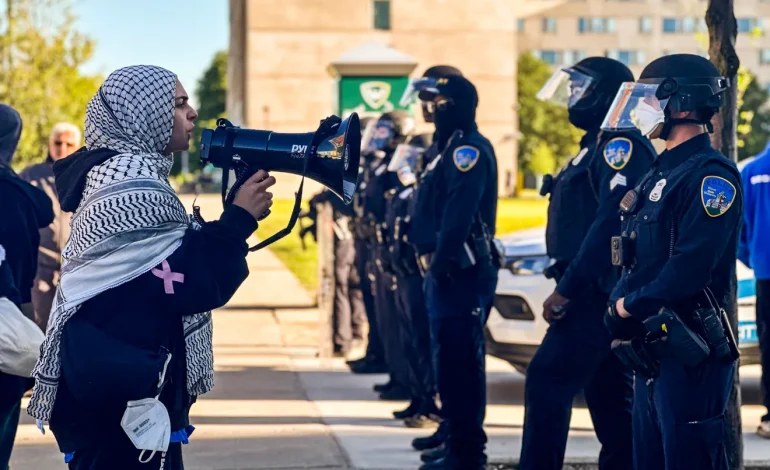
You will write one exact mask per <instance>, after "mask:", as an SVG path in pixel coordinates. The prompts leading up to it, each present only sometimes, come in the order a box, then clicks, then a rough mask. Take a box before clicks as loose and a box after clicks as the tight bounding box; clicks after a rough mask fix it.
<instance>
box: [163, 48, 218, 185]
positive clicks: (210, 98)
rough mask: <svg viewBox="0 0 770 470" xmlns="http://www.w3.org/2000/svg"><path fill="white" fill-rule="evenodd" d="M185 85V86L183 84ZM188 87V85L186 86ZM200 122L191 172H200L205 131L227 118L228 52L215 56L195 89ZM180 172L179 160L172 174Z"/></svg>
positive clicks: (192, 152)
mask: <svg viewBox="0 0 770 470" xmlns="http://www.w3.org/2000/svg"><path fill="white" fill-rule="evenodd" d="M183 85H184V84H183ZM186 86H187V85H186ZM195 98H196V100H195V101H196V103H197V106H198V109H197V111H198V120H197V122H196V124H195V129H194V130H193V137H192V142H190V171H191V172H195V171H197V170H200V167H201V165H200V156H201V155H200V140H201V133H202V132H201V131H202V130H203V129H213V128H214V127H215V126H216V124H217V119H219V118H223V117H226V116H225V108H226V106H227V101H226V100H227V51H219V52H217V53H216V54H215V55H214V58H213V59H212V60H211V64H210V65H209V66H208V68H207V69H206V70H205V71H204V72H203V76H202V77H201V78H200V80H198V84H197V87H196V89H195ZM179 170H180V162H179V159H175V160H174V168H173V169H172V172H174V173H176V172H178V171H179Z"/></svg>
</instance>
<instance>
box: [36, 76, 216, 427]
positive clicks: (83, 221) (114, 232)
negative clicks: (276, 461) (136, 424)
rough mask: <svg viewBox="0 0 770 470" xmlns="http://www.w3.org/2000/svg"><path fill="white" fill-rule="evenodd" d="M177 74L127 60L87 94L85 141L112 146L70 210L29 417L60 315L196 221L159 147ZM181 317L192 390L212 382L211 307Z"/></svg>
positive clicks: (54, 362) (49, 365)
mask: <svg viewBox="0 0 770 470" xmlns="http://www.w3.org/2000/svg"><path fill="white" fill-rule="evenodd" d="M176 81H177V79H176V75H174V74H173V73H171V72H169V71H168V70H165V69H162V68H160V67H152V66H133V67H126V68H123V69H119V70H117V71H115V72H113V73H112V74H110V76H109V77H107V80H105V82H104V84H103V85H102V86H101V88H100V89H99V91H98V92H97V93H96V95H95V96H94V97H93V98H92V99H91V101H90V102H89V103H88V108H87V110H86V121H85V141H86V145H87V147H88V149H89V150H93V149H98V148H108V149H111V150H114V151H117V152H120V153H119V154H118V155H115V156H114V157H111V158H110V159H108V160H107V161H105V162H104V163H102V164H100V165H97V166H95V167H93V168H92V169H91V170H90V171H89V172H88V175H87V179H86V184H85V189H84V191H83V196H82V199H81V200H80V203H79V205H78V207H77V209H76V210H75V213H74V215H73V217H72V223H71V226H72V233H71V235H70V238H69V241H68V242H67V245H66V246H65V248H64V251H63V253H62V258H63V262H62V271H61V279H60V281H59V287H58V289H57V291H56V298H55V300H54V305H53V308H52V313H51V317H50V320H49V323H48V330H47V333H46V339H45V342H44V343H43V346H42V348H41V357H40V360H39V361H38V363H37V365H36V367H35V369H34V371H33V376H34V377H35V388H34V390H33V393H32V399H31V400H30V403H29V407H28V408H27V412H28V413H29V414H30V415H31V416H33V417H35V418H37V419H38V420H43V421H48V420H50V418H51V413H52V411H53V405H54V400H55V399H56V390H57V387H58V383H59V376H60V372H61V357H60V346H61V335H62V331H63V329H64V325H65V324H66V322H67V320H69V319H70V318H72V316H73V315H75V314H76V313H77V311H78V309H79V308H80V306H81V305H82V304H83V303H84V302H85V301H87V300H88V299H91V298H93V297H95V296H96V295H98V294H100V293H102V292H104V291H106V290H108V289H111V288H114V287H117V286H119V285H121V284H124V283H126V282H129V281H131V280H133V279H135V278H137V277H139V276H140V275H142V274H144V273H146V272H148V271H150V270H151V269H152V268H154V267H155V266H157V265H158V264H160V263H161V262H162V261H163V260H164V259H166V258H167V257H168V256H169V255H171V253H173V252H174V250H176V249H177V248H178V247H179V245H180V244H181V242H182V238H183V236H184V234H185V231H186V230H187V229H188V228H191V227H192V228H195V229H199V228H200V227H199V226H198V225H197V224H196V223H195V222H194V221H193V220H192V218H191V217H190V216H188V215H187V213H186V211H185V209H184V206H183V205H182V203H181V201H180V200H179V198H178V197H177V196H176V194H175V193H174V190H173V189H172V188H171V185H170V184H169V182H168V175H169V171H170V170H171V165H172V159H171V157H169V156H167V155H163V154H162V152H163V151H164V149H165V148H166V146H167V145H168V143H169V140H170V138H171V131H172V128H173V121H174V97H175V92H176ZM183 321H184V331H185V345H186V348H185V349H186V361H187V391H188V392H189V393H190V394H191V395H194V396H195V395H201V394H203V393H206V392H208V391H209V390H211V388H212V387H213V385H214V367H213V365H214V361H213V351H212V325H211V313H210V312H205V313H200V314H196V315H192V316H189V317H188V316H185V317H183Z"/></svg>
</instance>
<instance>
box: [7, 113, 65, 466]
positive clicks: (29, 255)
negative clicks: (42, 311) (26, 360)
mask: <svg viewBox="0 0 770 470" xmlns="http://www.w3.org/2000/svg"><path fill="white" fill-rule="evenodd" d="M21 128H22V121H21V116H19V113H18V112H16V110H14V109H13V108H11V107H10V106H6V105H4V104H0V247H2V251H3V253H4V256H3V258H4V261H3V262H2V263H3V271H4V272H3V273H2V276H1V278H0V297H7V298H8V300H10V301H11V302H13V303H14V304H15V305H16V307H18V308H19V309H20V310H22V311H23V312H24V313H25V315H27V316H30V317H31V310H32V308H31V296H32V281H33V279H34V278H35V271H36V270H37V250H38V245H39V243H40V229H41V228H42V227H45V226H47V225H48V224H50V223H51V221H52V220H53V209H52V207H51V201H50V200H49V199H48V198H47V197H46V195H45V193H43V191H41V190H39V189H37V188H34V187H33V186H32V185H30V184H28V183H26V182H24V181H23V180H21V179H20V178H19V177H18V175H17V174H16V173H15V172H14V171H13V170H12V169H11V159H12V158H13V154H14V152H15V151H16V146H17V145H18V143H19V139H20V138H21ZM27 383H28V379H27V378H26V377H19V376H16V375H10V374H6V373H3V372H0V469H3V470H4V469H6V468H7V467H8V462H9V461H10V460H11V450H12V448H13V441H14V439H15V438H16V428H17V427H18V425H19V414H20V412H21V398H22V396H23V395H24V392H25V391H26V390H27Z"/></svg>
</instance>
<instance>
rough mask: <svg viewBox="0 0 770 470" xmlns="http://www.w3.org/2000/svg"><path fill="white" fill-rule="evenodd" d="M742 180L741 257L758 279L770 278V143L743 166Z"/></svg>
mask: <svg viewBox="0 0 770 470" xmlns="http://www.w3.org/2000/svg"><path fill="white" fill-rule="evenodd" d="M741 179H742V180H743V191H744V199H745V204H744V215H743V230H742V231H741V240H740V244H739V246H738V259H740V260H741V261H742V262H743V264H745V265H746V266H748V267H749V268H751V269H753V270H754V277H756V278H757V279H770V237H768V233H770V144H768V145H767V147H765V149H764V150H763V151H762V152H761V153H760V154H759V155H757V157H756V159H755V160H754V161H752V162H751V163H749V164H748V165H746V166H745V167H744V168H743V171H741Z"/></svg>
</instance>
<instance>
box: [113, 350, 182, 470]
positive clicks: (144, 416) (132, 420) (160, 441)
mask: <svg viewBox="0 0 770 470" xmlns="http://www.w3.org/2000/svg"><path fill="white" fill-rule="evenodd" d="M170 361H171V354H169V355H168V357H167V358H166V363H165V365H164V366H163V371H162V372H161V373H160V382H159V384H160V385H159V386H158V388H159V389H160V388H162V386H163V380H164V378H165V377H166V368H168V363H169V362H170ZM158 397H160V392H158V395H157V396H156V397H154V398H145V399H143V400H134V401H129V402H128V405H127V406H126V411H125V412H124V413H123V419H121V421H120V425H121V426H122V427H123V431H124V432H125V433H126V435H127V436H128V438H129V439H131V442H132V443H133V444H134V447H136V448H137V449H140V450H141V451H142V453H141V454H139V462H140V463H147V462H149V461H150V460H152V458H153V456H154V455H155V452H163V453H164V454H165V453H166V451H168V446H169V442H170V440H171V418H170V417H169V415H168V410H167V409H166V405H164V404H163V403H161V401H160V400H158ZM145 451H151V453H150V456H149V457H147V459H144V458H143V455H144V453H145Z"/></svg>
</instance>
